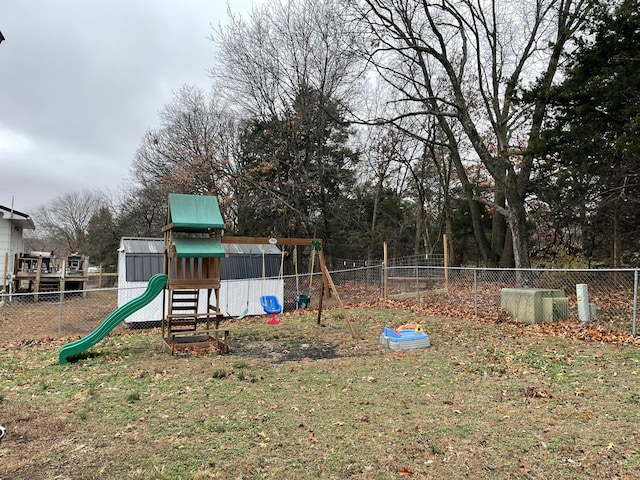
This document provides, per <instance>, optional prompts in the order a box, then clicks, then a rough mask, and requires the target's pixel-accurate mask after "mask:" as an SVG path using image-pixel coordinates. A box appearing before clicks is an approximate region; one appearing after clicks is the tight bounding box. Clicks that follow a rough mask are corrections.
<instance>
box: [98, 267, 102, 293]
mask: <svg viewBox="0 0 640 480" xmlns="http://www.w3.org/2000/svg"><path fill="white" fill-rule="evenodd" d="M98 288H102V262H100V272H99V275H98Z"/></svg>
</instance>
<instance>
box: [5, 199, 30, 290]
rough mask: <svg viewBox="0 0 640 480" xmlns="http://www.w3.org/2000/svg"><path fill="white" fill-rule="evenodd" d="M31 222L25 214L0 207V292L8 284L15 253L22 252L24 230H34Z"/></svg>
mask: <svg viewBox="0 0 640 480" xmlns="http://www.w3.org/2000/svg"><path fill="white" fill-rule="evenodd" d="M35 228H36V227H35V225H34V223H33V220H32V219H31V217H29V215H27V214H26V213H22V212H19V211H17V210H14V209H13V208H8V207H5V206H3V205H0V275H2V281H1V282H0V291H2V290H4V289H5V288H6V287H7V285H8V284H9V282H8V278H7V276H9V275H11V274H13V270H14V259H15V256H16V253H21V252H23V251H24V237H23V232H24V230H35Z"/></svg>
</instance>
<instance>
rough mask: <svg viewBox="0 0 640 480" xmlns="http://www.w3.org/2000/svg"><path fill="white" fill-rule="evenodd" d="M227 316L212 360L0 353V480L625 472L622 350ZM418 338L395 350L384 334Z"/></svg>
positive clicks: (503, 328) (633, 355) (632, 465)
mask: <svg viewBox="0 0 640 480" xmlns="http://www.w3.org/2000/svg"><path fill="white" fill-rule="evenodd" d="M349 314H350V315H351V319H352V321H353V325H354V328H355V329H356V332H357V334H358V336H359V337H360V339H359V340H358V341H353V340H351V339H350V337H349V333H348V329H347V327H346V325H345V323H344V321H343V320H342V319H340V318H339V315H338V314H337V312H328V313H327V314H326V315H325V322H326V326H324V327H317V326H316V324H315V315H314V314H313V313H309V314H307V315H283V316H282V317H281V320H282V323H281V324H280V325H277V326H268V325H266V324H265V319H264V318H256V319H247V320H244V321H242V322H238V323H236V324H234V325H233V330H232V332H233V347H234V349H233V352H232V354H230V355H226V356H217V355H207V356H183V357H177V356H175V357H172V356H169V355H167V354H165V353H162V351H161V349H160V338H159V337H160V335H159V333H157V332H140V333H137V334H132V335H112V336H110V337H108V338H107V339H105V340H104V341H103V342H101V343H100V344H98V345H97V346H96V347H94V348H93V349H92V350H91V351H90V352H89V355H87V357H86V358H84V359H83V360H81V361H79V362H77V363H75V364H69V365H65V366H59V365H57V364H56V363H57V355H58V352H59V348H60V346H61V345H62V342H61V341H43V342H29V343H28V344H26V343H23V344H21V345H14V346H5V347H4V348H2V349H0V365H1V366H0V424H2V425H4V426H6V427H7V436H6V438H5V440H4V442H3V443H2V444H1V445H0V478H3V479H4V478H7V479H9V478H11V479H20V478H23V479H39V478H43V479H45V478H46V479H50V478H51V479H53V478H56V479H74V480H76V479H94V478H95V479H98V478H100V479H116V478H117V479H180V478H183V479H210V478H223V479H261V478H277V479H283V478H286V479H298V478H299V479H302V478H318V479H334V478H335V479H345V478H353V479H389V478H397V477H410V478H491V479H494V478H527V479H543V478H553V479H580V478H585V479H586V478H639V477H638V474H637V471H638V470H639V469H640V383H639V382H638V380H639V374H640V373H639V372H640V350H638V347H637V346H633V345H627V346H617V345H611V344H605V343H591V342H585V341H578V340H573V339H567V338H555V337H553V338H552V337H544V336H540V335H538V334H536V335H535V336H529V335H528V333H527V328H523V327H520V326H516V325H512V324H509V323H501V324H492V323H487V322H478V321H477V320H460V319H455V320H450V319H445V318H435V317H423V316H422V315H421V314H419V313H414V312H411V311H410V310H408V309H402V308H395V309H384V308H377V309H376V308H366V309H365V308H360V309H353V310H350V311H349ZM409 321H418V322H420V323H422V325H423V326H424V328H425V330H426V331H427V332H428V333H429V335H430V338H431V341H432V343H433V346H432V347H431V348H429V349H422V350H412V351H406V352H396V351H393V350H389V349H385V348H384V347H382V346H380V345H379V343H378V336H379V335H380V332H381V331H382V327H384V326H395V325H399V324H402V323H407V322H409Z"/></svg>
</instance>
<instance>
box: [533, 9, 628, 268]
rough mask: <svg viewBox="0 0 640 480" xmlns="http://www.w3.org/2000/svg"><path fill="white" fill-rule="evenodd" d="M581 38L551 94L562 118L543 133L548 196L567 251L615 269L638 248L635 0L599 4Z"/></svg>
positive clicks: (559, 117) (557, 118)
mask: <svg viewBox="0 0 640 480" xmlns="http://www.w3.org/2000/svg"><path fill="white" fill-rule="evenodd" d="M583 33H584V36H583V38H582V40H581V41H580V43H579V48H578V50H577V53H576V54H575V56H574V57H573V59H572V60H571V61H570V63H569V68H568V69H567V71H566V79H565V81H564V82H563V83H562V85H560V86H559V87H558V88H557V89H556V90H555V91H554V94H553V103H554V105H555V107H556V110H555V113H556V115H555V117H554V121H553V122H552V123H551V125H550V128H549V129H548V130H547V132H546V134H545V138H546V152H545V153H546V157H545V158H546V166H547V168H548V170H547V171H548V172H549V174H550V175H549V176H548V177H547V178H548V179H551V182H550V183H546V182H545V183H543V184H544V185H545V187H547V188H544V189H543V190H542V196H543V198H545V199H546V201H547V202H548V203H549V204H550V205H551V207H552V209H553V212H554V223H555V227H556V229H557V231H558V232H559V234H557V236H558V237H562V238H564V239H565V244H564V246H565V248H567V249H573V250H574V251H579V252H582V253H583V254H585V255H586V256H587V257H588V258H589V259H591V260H599V261H600V262H603V263H604V262H607V263H609V264H610V265H611V266H614V267H617V266H620V265H621V264H622V263H626V261H625V260H624V259H623V257H624V254H625V253H629V252H631V251H637V249H638V245H637V239H638V231H639V230H640V223H639V222H638V221H637V220H636V218H637V215H636V210H637V203H638V201H640V179H639V177H638V171H637V165H638V161H639V160H640V12H639V9H638V2H637V0H624V1H623V2H622V3H621V4H620V5H619V6H618V7H617V8H616V9H614V10H613V11H609V10H607V8H606V5H603V6H601V9H600V14H599V15H598V16H597V17H596V18H595V19H594V20H593V21H592V23H591V24H590V26H589V30H586V31H585V32H583ZM549 187H551V188H549ZM575 225H578V228H577V229H576V228H575ZM576 232H577V235H576ZM623 245H624V249H623ZM576 249H577V250H576Z"/></svg>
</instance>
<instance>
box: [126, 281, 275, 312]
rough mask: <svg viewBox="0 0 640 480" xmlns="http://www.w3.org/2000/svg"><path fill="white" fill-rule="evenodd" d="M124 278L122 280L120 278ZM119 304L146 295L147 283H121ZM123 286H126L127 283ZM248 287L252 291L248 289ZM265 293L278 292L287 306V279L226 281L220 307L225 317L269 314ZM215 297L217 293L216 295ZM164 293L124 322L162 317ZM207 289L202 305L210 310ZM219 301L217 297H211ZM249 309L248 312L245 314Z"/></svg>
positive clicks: (222, 287)
mask: <svg viewBox="0 0 640 480" xmlns="http://www.w3.org/2000/svg"><path fill="white" fill-rule="evenodd" d="M118 281H120V279H118ZM118 285H119V288H118V307H121V306H123V305H124V304H125V303H127V302H129V301H131V300H133V299H134V298H136V297H138V296H140V295H142V294H143V293H144V291H145V289H146V288H147V282H128V283H126V287H124V288H123V286H120V285H121V284H120V283H118ZM122 285H125V283H124V282H123V284H122ZM247 289H248V290H247ZM262 295H275V296H277V297H278V299H279V300H280V304H281V305H284V303H283V298H284V281H283V280H278V279H274V280H265V281H264V282H263V281H262V280H261V279H259V278H256V279H252V280H249V281H247V280H222V281H221V282H220V310H221V311H222V312H223V313H224V314H225V316H232V317H237V316H239V315H242V314H245V315H266V314H265V312H264V310H263V309H262V305H261V304H260V297H261V296H262ZM212 297H213V294H212ZM163 298H164V295H162V294H161V295H158V296H157V297H156V298H155V299H154V300H153V301H152V302H151V303H149V304H148V305H145V306H144V307H142V308H141V309H140V310H138V311H137V312H134V313H133V314H131V315H130V316H129V317H127V318H126V319H125V320H124V321H125V323H136V322H151V321H160V320H162V301H163ZM207 304H208V302H207V290H206V289H203V290H201V291H200V300H199V304H198V311H199V312H206V311H207ZM211 304H212V305H213V304H215V298H212V299H211ZM245 310H247V312H246V313H245Z"/></svg>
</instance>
